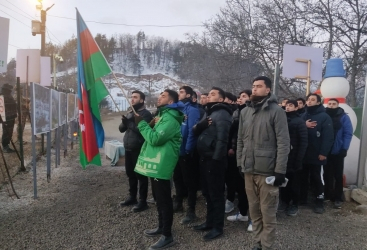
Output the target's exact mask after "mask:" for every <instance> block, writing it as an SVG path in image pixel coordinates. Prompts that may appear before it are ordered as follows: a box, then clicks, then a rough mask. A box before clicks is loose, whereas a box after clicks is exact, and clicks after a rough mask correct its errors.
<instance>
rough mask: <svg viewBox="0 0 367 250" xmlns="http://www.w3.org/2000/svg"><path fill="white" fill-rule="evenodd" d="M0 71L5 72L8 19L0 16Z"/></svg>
mask: <svg viewBox="0 0 367 250" xmlns="http://www.w3.org/2000/svg"><path fill="white" fill-rule="evenodd" d="M0 34H1V35H0V73H4V72H6V69H7V63H6V62H7V61H8V60H7V58H8V43H9V19H8V18H4V17H0Z"/></svg>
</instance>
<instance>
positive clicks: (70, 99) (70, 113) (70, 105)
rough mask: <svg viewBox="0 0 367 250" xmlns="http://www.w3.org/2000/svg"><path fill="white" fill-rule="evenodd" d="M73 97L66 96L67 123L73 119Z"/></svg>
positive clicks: (71, 95)
mask: <svg viewBox="0 0 367 250" xmlns="http://www.w3.org/2000/svg"><path fill="white" fill-rule="evenodd" d="M74 110H75V95H74V94H68V112H67V113H68V115H67V116H68V122H70V121H73V120H74V119H75V113H74V112H75V111H74Z"/></svg>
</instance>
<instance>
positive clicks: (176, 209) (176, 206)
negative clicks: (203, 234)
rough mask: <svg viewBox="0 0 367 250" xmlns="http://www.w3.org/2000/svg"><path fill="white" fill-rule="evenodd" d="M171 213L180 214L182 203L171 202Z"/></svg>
mask: <svg viewBox="0 0 367 250" xmlns="http://www.w3.org/2000/svg"><path fill="white" fill-rule="evenodd" d="M173 212H174V213H182V212H183V206H182V202H179V201H174V202H173Z"/></svg>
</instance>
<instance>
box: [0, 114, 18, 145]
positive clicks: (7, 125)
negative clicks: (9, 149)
mask: <svg viewBox="0 0 367 250" xmlns="http://www.w3.org/2000/svg"><path fill="white" fill-rule="evenodd" d="M14 122H15V119H11V120H8V121H6V122H3V123H2V124H3V136H2V138H1V144H2V145H3V147H6V146H8V145H9V144H10V140H11V137H12V136H13V130H14Z"/></svg>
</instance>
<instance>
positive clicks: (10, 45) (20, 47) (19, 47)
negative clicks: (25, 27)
mask: <svg viewBox="0 0 367 250" xmlns="http://www.w3.org/2000/svg"><path fill="white" fill-rule="evenodd" d="M8 45H10V46H13V47H15V48H17V49H22V48H21V47H18V46H15V45H13V44H10V43H8Z"/></svg>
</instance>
